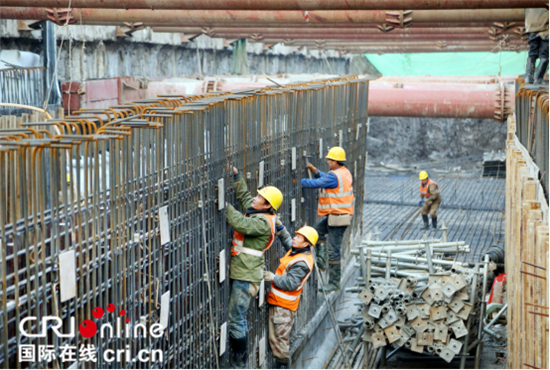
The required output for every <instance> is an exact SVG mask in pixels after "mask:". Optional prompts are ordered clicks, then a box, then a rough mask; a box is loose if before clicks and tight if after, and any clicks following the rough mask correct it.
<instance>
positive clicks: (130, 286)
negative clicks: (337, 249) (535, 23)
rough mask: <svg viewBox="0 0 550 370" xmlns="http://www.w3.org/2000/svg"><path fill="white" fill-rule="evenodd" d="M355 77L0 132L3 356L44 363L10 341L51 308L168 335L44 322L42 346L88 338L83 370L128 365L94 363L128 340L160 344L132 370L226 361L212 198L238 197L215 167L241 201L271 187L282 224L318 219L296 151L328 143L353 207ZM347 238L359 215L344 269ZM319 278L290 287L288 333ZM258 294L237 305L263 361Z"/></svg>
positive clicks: (359, 173)
mask: <svg viewBox="0 0 550 370" xmlns="http://www.w3.org/2000/svg"><path fill="white" fill-rule="evenodd" d="M368 85H369V79H368V78H367V79H361V80H359V79H357V78H356V77H348V78H341V79H335V80H331V81H324V82H316V83H305V84H296V85H289V86H285V87H282V88H277V89H269V88H265V89H256V90H248V91H245V92H240V93H239V92H235V93H223V94H208V95H203V96H193V97H188V98H181V97H163V98H157V99H151V100H142V101H138V102H135V103H133V104H126V105H122V106H116V107H113V108H112V109H109V110H105V109H98V110H87V111H80V112H76V113H75V114H74V115H73V116H71V117H68V118H65V119H63V120H51V121H49V122H34V123H32V124H31V125H28V126H22V127H17V128H15V131H14V130H12V131H0V135H1V136H2V137H9V138H10V140H9V141H2V144H0V171H1V172H2V173H3V174H6V176H3V177H2V181H3V183H2V186H1V187H0V221H1V222H0V243H1V244H2V245H3V246H5V247H4V248H2V251H3V253H4V255H3V258H2V263H1V265H0V268H1V271H0V272H1V274H2V276H4V277H5V279H6V280H5V284H3V285H2V292H1V294H2V296H3V297H6V298H7V299H5V300H3V302H4V303H3V304H2V306H0V311H1V312H0V320H1V321H0V336H1V337H2V344H3V345H2V346H1V347H0V363H2V364H3V365H7V366H8V367H12V368H13V367H18V366H20V367H29V366H40V367H45V368H47V367H52V366H54V365H53V364H52V363H51V362H48V361H46V360H41V361H37V362H33V363H29V362H19V358H18V348H20V347H21V346H22V345H28V346H35V347H36V346H39V345H45V344H46V339H44V338H33V337H27V336H25V335H23V334H22V333H21V332H20V331H19V329H18V328H19V324H20V322H21V320H23V319H24V318H25V317H29V316H37V320H36V321H30V322H27V324H25V325H26V329H27V331H28V332H33V333H36V332H38V331H39V328H38V325H40V323H41V321H42V320H43V319H44V317H45V316H58V317H59V318H60V319H61V321H62V323H63V328H68V327H69V324H70V323H71V317H74V318H75V322H76V323H77V325H79V324H80V323H82V322H83V321H84V320H93V321H94V322H97V326H98V327H99V326H100V325H103V324H105V323H112V324H113V325H115V323H116V322H117V320H116V318H117V317H118V318H120V319H122V320H125V319H126V318H127V319H129V325H130V327H133V326H135V325H136V324H138V323H143V324H145V325H146V326H147V327H149V326H152V325H155V324H161V325H163V326H166V329H165V331H164V334H163V335H162V336H161V337H160V338H155V337H152V336H147V337H146V338H145V337H143V336H141V337H138V338H135V339H131V338H126V337H125V336H124V335H122V336H118V335H115V336H114V337H111V338H101V337H100V336H99V335H95V336H92V337H91V338H87V337H85V336H83V335H81V334H80V332H79V331H78V330H77V331H76V333H75V335H74V336H73V337H69V338H64V337H59V336H57V335H55V333H54V332H53V331H52V330H48V333H47V344H53V345H56V346H62V345H69V346H77V348H80V346H81V345H93V346H94V347H95V348H96V349H97V351H98V361H97V362H96V363H94V365H93V366H95V367H101V368H109V367H116V368H119V367H126V366H127V367H137V366H138V365H139V364H138V365H136V364H135V363H134V364H132V363H130V362H123V363H120V362H108V361H107V360H106V359H105V357H104V356H103V354H104V353H105V352H106V351H107V350H117V349H125V348H126V346H127V345H129V346H130V350H129V354H130V357H132V358H135V357H136V355H137V351H139V350H142V349H144V350H147V351H150V352H151V351H159V350H160V351H161V352H162V354H163V358H162V361H160V360H159V359H158V358H157V359H156V360H153V359H150V360H149V361H148V362H146V363H145V364H141V365H143V366H147V367H150V368H216V367H224V368H226V367H227V366H228V365H229V349H228V345H229V343H228V337H227V331H226V329H227V307H228V303H229V293H230V281H229V280H230V279H229V277H228V276H229V274H230V271H229V261H230V246H231V239H232V231H233V230H232V229H231V227H230V226H229V225H228V224H227V222H226V220H225V212H224V210H223V209H220V208H222V207H223V205H224V201H228V202H230V203H231V204H234V205H236V204H237V202H236V199H235V195H234V192H233V188H232V179H231V176H230V173H229V171H228V170H227V165H228V164H231V165H234V166H236V167H237V168H239V169H240V170H241V171H242V173H243V175H244V177H245V179H246V181H247V185H248V187H249V189H250V190H251V192H252V194H255V193H256V189H257V188H258V187H261V186H262V185H275V186H277V187H278V188H279V189H281V191H282V192H283V194H284V202H283V205H282V206H281V209H280V212H279V217H280V218H281V220H282V221H283V223H284V224H285V225H286V226H287V227H288V228H289V230H290V231H291V232H293V231H294V230H296V229H297V228H299V227H301V226H302V225H304V224H308V225H313V224H315V222H316V221H317V220H318V219H317V192H316V191H313V190H302V188H301V186H300V181H299V180H300V179H301V178H305V177H307V172H306V171H305V167H304V165H305V163H304V157H303V154H304V152H305V153H306V154H309V155H312V156H313V158H312V159H310V160H311V161H314V162H316V164H319V165H320V168H321V169H323V162H324V159H323V158H324V156H325V155H326V153H327V152H328V149H329V148H330V147H332V146H336V145H341V146H343V147H344V148H345V149H346V152H347V156H348V161H347V167H348V168H349V169H350V171H351V172H352V174H353V176H354V179H355V182H354V189H355V197H356V199H358V200H359V201H357V202H356V204H355V212H356V214H357V215H361V214H362V212H363V202H362V201H361V200H362V199H363V198H364V190H363V189H364V180H363V179H364V169H365V161H366V146H365V143H366V136H367V130H366V123H367V119H368V117H367V101H368ZM221 190H225V191H221ZM220 193H223V194H224V196H223V198H224V199H222V198H220ZM360 232H361V217H360V216H359V217H355V218H354V219H353V223H352V225H351V226H350V227H349V228H348V232H347V233H346V237H345V242H344V244H343V250H342V255H343V261H344V265H346V263H347V262H349V260H350V255H349V239H350V235H360ZM283 254H284V251H283V248H282V246H281V245H280V244H279V242H276V243H275V244H274V245H273V247H272V248H270V249H269V250H268V251H267V252H266V254H265V257H266V268H267V269H268V270H270V271H275V269H276V267H277V265H278V259H279V258H280V257H282V256H283ZM223 275H225V278H223ZM317 286H318V276H317V275H316V273H315V272H314V273H313V274H312V275H311V277H310V279H309V281H308V283H307V284H306V287H305V289H304V291H303V293H302V301H301V305H300V309H299V311H298V313H297V316H296V320H295V324H294V330H293V333H292V337H293V341H294V338H296V336H297V334H299V333H301V332H303V331H304V329H305V328H306V326H307V324H308V323H309V322H310V321H311V320H312V318H313V317H314V316H315V315H316V314H317V312H318V309H319V308H320V307H321V306H322V304H323V301H324V298H323V296H322V295H321V294H319V293H318V291H317ZM264 293H266V291H264ZM263 298H264V302H263V304H262V305H261V306H260V299H261V298H258V299H256V300H253V302H252V304H251V308H250V311H249V317H248V322H249V329H250V331H249V333H248V338H249V355H250V358H249V364H250V366H253V367H262V368H271V367H272V366H273V362H272V356H271V352H270V348H269V343H268V332H267V312H268V310H267V303H266V302H265V295H263ZM111 304H112V305H113V306H110V305H111ZM96 307H99V308H101V309H103V310H104V315H103V316H102V317H101V318H95V315H96V314H97V312H98V311H97V310H96ZM113 307H114V310H111V309H112V308H113ZM121 310H124V312H123V313H122V312H121ZM119 313H120V315H122V314H123V315H122V316H120V315H119ZM224 349H225V352H224V354H222V355H221V356H218V355H217V353H218V352H219V351H223V350H224ZM59 365H60V366H62V365H68V364H63V363H60V364H59ZM71 365H75V366H77V367H85V366H88V365H90V364H87V363H86V361H76V363H74V364H73V363H71Z"/></svg>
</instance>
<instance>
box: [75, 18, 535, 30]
mask: <svg viewBox="0 0 550 370" xmlns="http://www.w3.org/2000/svg"><path fill="white" fill-rule="evenodd" d="M78 23H80V19H79V20H78ZM495 23H498V22H439V23H430V22H427V23H415V24H414V25H412V26H411V27H409V28H406V29H393V30H391V31H388V32H401V31H416V30H421V29H427V28H431V29H434V28H435V29H437V28H481V27H497V28H499V29H500V28H501V27H499V26H498V25H496V24H495ZM82 24H88V25H108V24H109V23H106V22H93V23H92V22H84V21H83V22H82ZM111 24H113V23H111ZM115 24H121V25H124V22H122V21H120V22H118V23H115ZM143 24H144V25H146V26H150V27H169V28H180V27H185V28H195V29H197V28H211V29H217V28H218V27H221V28H247V29H249V30H250V29H251V28H252V29H258V24H257V23H249V22H240V23H239V22H218V23H215V24H200V25H198V24H196V23H193V22H188V21H187V20H180V21H179V22H152V21H144V22H143ZM378 26H379V25H378V24H375V23H357V24H354V23H333V24H331V25H330V26H328V28H330V29H333V28H335V29H348V30H352V29H371V30H376V32H380V33H382V31H380V29H379V28H378ZM524 26H525V24H524V22H523V21H517V22H513V23H512V24H509V25H508V27H511V28H517V27H524ZM261 27H262V29H264V28H284V29H285V30H286V29H290V28H300V29H305V30H318V29H325V27H327V26H325V27H323V25H321V24H318V23H317V24H310V23H307V22H306V23H264V24H262V25H261ZM328 28H327V29H328ZM176 32H178V31H176Z"/></svg>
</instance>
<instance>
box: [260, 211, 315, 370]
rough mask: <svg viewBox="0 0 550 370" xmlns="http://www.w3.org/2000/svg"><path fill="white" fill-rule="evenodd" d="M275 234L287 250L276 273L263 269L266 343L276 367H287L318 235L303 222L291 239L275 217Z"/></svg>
mask: <svg viewBox="0 0 550 370" xmlns="http://www.w3.org/2000/svg"><path fill="white" fill-rule="evenodd" d="M277 236H278V237H279V239H280V240H281V243H282V244H283V247H284V248H285V250H286V251H287V253H286V254H285V256H284V257H283V258H281V260H280V264H279V267H278V268H277V271H276V272H275V273H272V272H270V271H266V272H264V279H265V281H270V282H271V289H270V290H269V293H268V295H267V303H269V305H270V306H269V344H270V346H271V351H272V352H273V357H275V369H288V368H290V365H291V361H290V343H289V337H290V331H291V329H292V324H293V322H294V316H295V315H296V311H297V310H298V306H299V304H300V293H301V292H302V289H303V288H304V285H305V283H306V281H307V279H308V278H309V275H311V272H312V271H313V266H314V263H315V261H314V259H313V255H312V253H311V248H313V247H315V243H317V239H318V238H319V235H318V234H317V231H316V230H315V229H314V228H313V227H309V226H304V227H302V228H301V229H300V230H298V231H297V232H296V235H295V236H294V239H292V238H291V237H290V234H289V233H288V231H287V230H286V228H285V227H284V226H283V225H282V224H281V223H280V221H279V220H277Z"/></svg>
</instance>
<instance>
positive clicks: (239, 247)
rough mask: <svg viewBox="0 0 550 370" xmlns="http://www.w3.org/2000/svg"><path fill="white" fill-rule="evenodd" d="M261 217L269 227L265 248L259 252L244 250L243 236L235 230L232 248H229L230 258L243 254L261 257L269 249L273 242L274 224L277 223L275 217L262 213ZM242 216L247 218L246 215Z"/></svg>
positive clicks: (250, 249) (249, 249)
mask: <svg viewBox="0 0 550 370" xmlns="http://www.w3.org/2000/svg"><path fill="white" fill-rule="evenodd" d="M261 215H262V216H263V217H265V218H266V219H267V221H269V226H270V227H271V235H270V237H269V241H268V242H267V245H266V246H265V248H264V249H263V250H261V251H259V250H256V249H252V248H246V247H245V246H244V243H243V242H244V235H243V234H241V233H239V232H237V231H236V230H235V234H234V236H233V247H232V248H231V255H232V256H237V255H239V253H244V254H250V255H252V256H256V257H263V256H264V253H265V251H266V250H268V249H269V247H271V245H272V244H273V241H274V240H275V222H276V221H277V216H276V215H270V214H264V213H262V214H261ZM244 216H245V217H248V216H247V215H246V214H245V215H244Z"/></svg>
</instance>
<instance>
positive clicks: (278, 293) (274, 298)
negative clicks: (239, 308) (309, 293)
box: [267, 250, 315, 311]
mask: <svg viewBox="0 0 550 370" xmlns="http://www.w3.org/2000/svg"><path fill="white" fill-rule="evenodd" d="M291 252H292V250H289V251H288V252H287V254H286V255H285V256H284V257H283V258H281V264H280V265H279V267H278V268H277V271H276V272H275V274H276V275H277V276H286V274H287V273H288V270H290V268H291V267H292V266H293V265H295V264H296V263H299V262H304V263H305V264H306V265H307V267H308V268H309V273H308V274H307V275H306V276H305V277H304V278H303V279H302V282H301V283H300V285H299V286H298V288H296V290H295V291H292V292H287V291H284V290H281V289H279V288H277V287H276V286H275V284H273V282H272V283H271V289H270V290H269V293H268V296H267V301H268V303H269V304H273V305H276V306H280V307H283V308H286V309H289V310H291V311H296V310H297V309H298V305H299V304H300V295H301V292H302V290H303V288H304V285H305V283H306V281H307V280H308V278H309V275H311V273H312V272H313V264H314V263H315V261H314V260H313V256H312V255H311V254H297V255H295V256H291V255H290V253H291Z"/></svg>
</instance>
